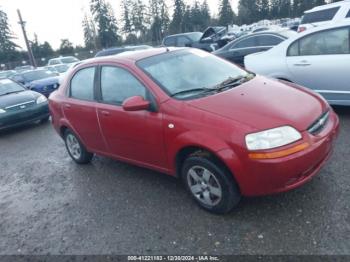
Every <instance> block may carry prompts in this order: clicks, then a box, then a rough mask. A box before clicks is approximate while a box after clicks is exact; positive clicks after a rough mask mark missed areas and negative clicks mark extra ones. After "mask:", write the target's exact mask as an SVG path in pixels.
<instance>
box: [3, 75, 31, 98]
mask: <svg viewBox="0 0 350 262" xmlns="http://www.w3.org/2000/svg"><path fill="white" fill-rule="evenodd" d="M24 90H25V89H24V88H23V87H22V86H20V85H19V84H17V83H15V82H13V81H11V80H9V79H4V80H0V96H3V95H6V94H11V93H17V92H22V91H24Z"/></svg>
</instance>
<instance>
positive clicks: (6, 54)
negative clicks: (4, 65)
mask: <svg viewBox="0 0 350 262" xmlns="http://www.w3.org/2000/svg"><path fill="white" fill-rule="evenodd" d="M13 39H14V37H13V34H12V32H11V30H10V26H9V23H8V17H7V14H6V13H5V12H4V11H2V10H0V61H1V62H3V61H7V60H9V59H10V58H11V57H12V56H13V55H14V53H15V52H16V47H18V46H17V45H16V44H15V43H14V42H13V41H12V40H13Z"/></svg>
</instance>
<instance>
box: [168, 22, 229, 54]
mask: <svg viewBox="0 0 350 262" xmlns="http://www.w3.org/2000/svg"><path fill="white" fill-rule="evenodd" d="M232 39H234V36H228V35H227V30H226V28H225V27H209V28H208V29H206V30H205V31H204V33H201V32H190V33H184V34H177V35H170V36H167V37H165V38H164V40H163V45H164V46H176V47H194V48H198V49H202V50H205V51H208V52H212V51H215V50H217V49H218V48H220V47H222V46H224V45H226V44H227V43H228V42H229V41H231V40H232Z"/></svg>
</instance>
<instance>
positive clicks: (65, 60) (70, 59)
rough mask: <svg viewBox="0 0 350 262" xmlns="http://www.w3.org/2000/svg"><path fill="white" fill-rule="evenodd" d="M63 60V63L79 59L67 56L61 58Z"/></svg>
mask: <svg viewBox="0 0 350 262" xmlns="http://www.w3.org/2000/svg"><path fill="white" fill-rule="evenodd" d="M61 61H62V63H63V64H70V63H75V62H78V61H79V60H78V59H76V58H75V57H65V58H61Z"/></svg>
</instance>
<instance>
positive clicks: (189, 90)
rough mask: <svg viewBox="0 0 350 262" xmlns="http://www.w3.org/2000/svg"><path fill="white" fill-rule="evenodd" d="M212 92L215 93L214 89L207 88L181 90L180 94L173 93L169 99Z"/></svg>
mask: <svg viewBox="0 0 350 262" xmlns="http://www.w3.org/2000/svg"><path fill="white" fill-rule="evenodd" d="M213 91H216V89H215V88H207V87H202V88H193V89H187V90H182V91H180V92H177V93H174V94H172V95H171V97H175V96H179V95H184V94H187V93H195V92H199V93H209V92H213Z"/></svg>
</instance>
